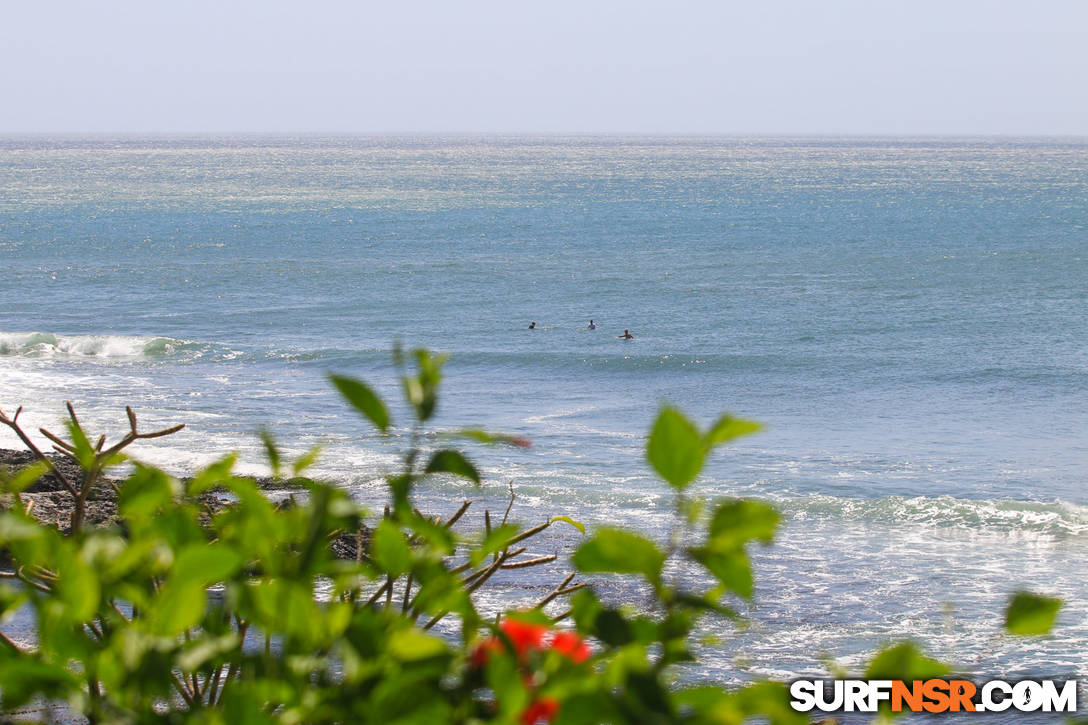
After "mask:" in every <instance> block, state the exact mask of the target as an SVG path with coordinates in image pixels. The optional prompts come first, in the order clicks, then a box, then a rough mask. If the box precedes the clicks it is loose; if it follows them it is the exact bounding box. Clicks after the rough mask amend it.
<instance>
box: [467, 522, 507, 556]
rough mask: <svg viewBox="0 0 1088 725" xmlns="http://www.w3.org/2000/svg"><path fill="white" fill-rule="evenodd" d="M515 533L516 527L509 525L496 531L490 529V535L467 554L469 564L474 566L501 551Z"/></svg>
mask: <svg viewBox="0 0 1088 725" xmlns="http://www.w3.org/2000/svg"><path fill="white" fill-rule="evenodd" d="M517 533H518V527H517V526H513V525H511V524H504V525H502V526H500V527H498V528H497V529H492V530H491V533H489V534H488V535H487V536H485V537H484V539H483V541H481V542H480V543H479V545H477V546H474V547H473V548H472V551H471V552H470V553H469V562H470V563H471V564H472V565H473V566H476V565H477V564H479V563H480V562H481V561H483V560H484V559H486V558H487V557H488V556H490V555H491V554H494V553H495V552H497V551H502V550H503V549H504V548H506V546H507V545H508V544H507V542H509V541H510V539H511V538H512V537H514V536H516V535H517Z"/></svg>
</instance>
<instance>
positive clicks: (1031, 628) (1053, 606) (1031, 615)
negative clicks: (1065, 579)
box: [1005, 591, 1062, 635]
mask: <svg viewBox="0 0 1088 725" xmlns="http://www.w3.org/2000/svg"><path fill="white" fill-rule="evenodd" d="M1061 606H1062V600H1061V599H1058V598H1057V597H1044V596H1040V595H1038V594H1032V593H1031V592H1023V591H1021V592H1016V593H1015V594H1013V596H1012V598H1011V599H1010V600H1009V607H1008V609H1006V610H1005V629H1007V630H1008V631H1009V632H1010V633H1012V634H1020V635H1032V634H1046V633H1047V632H1049V631H1050V629H1051V627H1053V626H1054V619H1055V618H1056V617H1057V616H1058V610H1059V609H1060V608H1061Z"/></svg>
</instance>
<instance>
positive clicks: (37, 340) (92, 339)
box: [0, 332, 206, 359]
mask: <svg viewBox="0 0 1088 725" xmlns="http://www.w3.org/2000/svg"><path fill="white" fill-rule="evenodd" d="M205 347H206V346H204V345H202V344H201V343H195V342H189V341H187V340H176V339H174V338H171V337H137V336H132V335H53V334H50V333H47V332H0V356H8V357H43V358H47V357H70V358H108V359H155V358H165V357H170V356H174V355H177V354H179V353H187V354H189V355H191V356H199V355H200V354H201V353H202V352H203V350H204V348H205Z"/></svg>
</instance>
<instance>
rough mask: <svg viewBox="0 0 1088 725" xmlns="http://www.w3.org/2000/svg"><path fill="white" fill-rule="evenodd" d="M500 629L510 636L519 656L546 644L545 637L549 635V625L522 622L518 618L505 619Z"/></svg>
mask: <svg viewBox="0 0 1088 725" xmlns="http://www.w3.org/2000/svg"><path fill="white" fill-rule="evenodd" d="M499 629H501V630H502V632H503V634H505V635H506V636H507V637H509V638H510V643H511V644H512V645H514V651H515V652H517V653H518V656H519V657H524V656H525V655H527V654H528V653H529V650H534V649H540V648H541V647H542V646H543V645H544V638H545V637H546V636H547V635H548V627H547V626H546V625H543V624H533V623H532V622H522V621H519V620H517V619H504V620H503V622H502V624H500V625H499Z"/></svg>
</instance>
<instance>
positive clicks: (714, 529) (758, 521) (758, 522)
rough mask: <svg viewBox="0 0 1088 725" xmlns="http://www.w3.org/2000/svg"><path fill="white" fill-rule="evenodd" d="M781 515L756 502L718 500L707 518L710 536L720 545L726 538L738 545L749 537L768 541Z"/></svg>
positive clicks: (772, 535) (749, 538) (772, 537)
mask: <svg viewBox="0 0 1088 725" xmlns="http://www.w3.org/2000/svg"><path fill="white" fill-rule="evenodd" d="M781 518H782V517H781V516H780V515H779V513H778V512H777V511H775V510H774V509H773V508H772V507H770V506H768V505H767V504H765V503H761V502H759V501H751V500H747V499H734V500H731V501H730V500H725V501H721V502H719V503H718V505H717V508H715V509H714V516H713V518H712V519H711V520H710V538H712V539H717V540H718V543H719V545H721V544H724V543H725V541H727V540H728V541H732V542H734V543H735V544H736V545H738V546H739V545H741V544H744V543H745V542H746V541H749V540H751V539H757V540H759V541H762V542H764V543H770V542H771V540H772V539H774V531H775V529H776V528H777V527H778V522H779V520H780V519H781Z"/></svg>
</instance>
